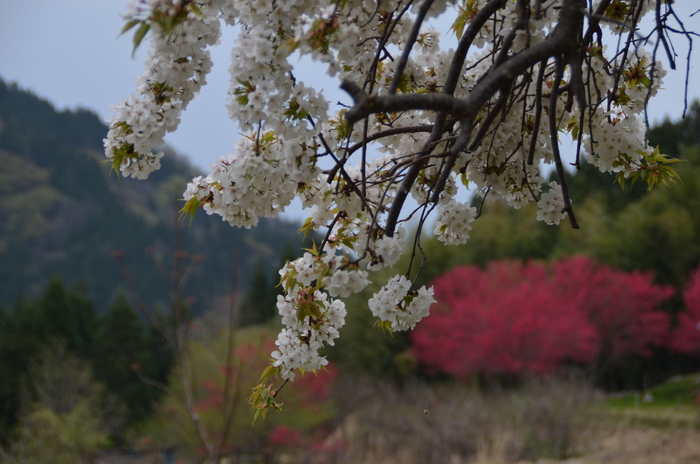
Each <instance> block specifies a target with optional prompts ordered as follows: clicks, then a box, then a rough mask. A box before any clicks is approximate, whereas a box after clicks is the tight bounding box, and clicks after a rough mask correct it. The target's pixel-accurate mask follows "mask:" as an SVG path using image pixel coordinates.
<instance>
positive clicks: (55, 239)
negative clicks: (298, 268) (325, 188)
mask: <svg viewBox="0 0 700 464" xmlns="http://www.w3.org/2000/svg"><path fill="white" fill-rule="evenodd" d="M106 133H107V127H106V126H105V125H104V124H103V123H102V122H100V120H99V119H98V117H97V116H96V115H95V114H94V113H91V112H89V111H85V110H78V111H62V112H58V111H56V110H55V109H54V108H53V106H52V105H51V104H50V103H48V102H46V101H44V100H42V99H40V98H38V97H36V96H35V95H33V94H31V93H28V92H25V91H23V90H21V89H19V88H18V87H17V86H16V85H8V84H6V83H4V82H2V81H0V302H4V303H6V304H11V303H12V302H13V301H14V300H15V299H16V298H17V297H18V296H20V295H24V296H27V297H34V296H37V295H38V294H39V293H40V292H41V290H42V289H43V287H44V285H45V283H46V282H47V280H48V279H49V278H50V277H51V276H52V275H56V274H57V275H60V276H61V277H62V278H63V279H64V280H65V281H66V282H67V283H69V284H74V283H81V284H84V285H85V286H86V287H87V289H88V291H89V294H90V296H91V297H92V298H93V299H94V301H95V302H96V304H97V307H98V308H103V307H104V306H105V305H106V304H107V303H108V302H109V301H110V300H111V299H112V298H113V297H114V294H115V292H116V291H117V289H118V288H119V287H120V286H123V279H122V276H121V275H120V268H119V265H118V263H117V261H116V260H115V259H114V258H113V257H112V256H113V252H114V251H115V250H119V254H120V255H121V256H122V259H123V262H124V263H125V268H126V269H128V270H129V273H130V276H131V277H130V282H131V284H133V286H134V287H135V288H136V289H137V290H138V292H139V293H140V294H141V296H142V298H143V299H144V300H145V301H146V302H147V303H148V304H149V306H152V307H154V308H155V307H158V306H159V305H165V304H168V302H169V301H170V299H171V296H172V295H171V294H172V291H173V282H172V278H171V277H170V276H171V275H172V271H173V269H172V267H173V262H174V259H175V258H174V256H175V253H174V251H175V250H181V251H184V252H185V253H180V254H179V255H178V256H180V258H181V264H182V269H180V272H181V273H184V271H185V268H184V266H187V265H189V263H190V262H191V261H192V257H193V256H195V255H197V256H198V257H197V259H196V260H197V263H195V264H194V265H193V267H192V272H190V273H188V278H187V285H186V287H185V288H184V290H183V296H188V297H192V298H194V299H195V300H197V301H198V302H199V303H198V304H197V308H198V310H202V309H205V307H206V306H207V305H209V304H211V302H212V301H213V300H214V299H215V298H216V297H217V296H221V295H222V294H225V293H227V292H228V291H230V282H231V275H232V271H233V266H234V263H233V261H234V258H233V256H234V252H233V250H234V249H236V250H237V252H236V255H237V256H238V258H237V260H238V265H239V267H240V272H239V273H238V274H239V275H240V276H241V282H240V284H241V285H243V284H245V283H246V279H247V277H248V274H249V272H247V270H248V269H252V268H253V267H254V266H255V265H256V264H257V263H258V262H260V263H263V264H264V265H265V266H266V268H267V271H268V273H269V274H270V275H272V274H273V272H274V267H276V266H277V265H278V264H279V256H280V254H281V252H282V250H283V248H284V247H285V245H286V244H287V243H288V242H291V243H294V244H296V243H297V242H298V241H299V239H300V236H299V235H298V234H297V233H296V228H297V227H298V226H297V225H295V224H291V223H287V222H284V221H281V220H267V221H262V223H261V225H260V226H259V227H257V228H256V229H254V230H251V231H247V230H241V229H234V228H231V227H230V226H228V225H227V224H225V223H222V222H221V221H220V219H219V218H218V217H208V216H206V214H204V213H203V212H200V213H198V214H197V215H196V217H195V220H194V221H193V222H192V224H191V225H190V224H189V223H188V222H187V221H176V220H175V218H176V217H177V215H176V213H177V210H178V209H179V208H180V207H181V203H179V202H178V201H177V199H178V198H179V197H180V195H181V192H182V191H183V190H184V187H185V184H186V182H187V180H188V179H191V178H192V177H193V176H195V175H197V174H198V173H197V172H196V170H195V169H194V168H193V167H192V166H191V165H190V164H189V163H188V162H187V161H186V160H185V159H184V158H182V157H180V156H178V155H176V154H174V153H168V154H166V157H165V158H164V159H163V163H162V164H163V168H162V169H161V170H160V171H158V172H156V173H154V174H153V175H152V176H151V178H149V179H148V180H146V181H135V180H131V179H124V178H119V177H117V176H116V174H115V173H111V174H110V172H109V170H110V169H109V164H108V163H105V162H104V159H105V158H104V155H103V154H102V139H103V137H104V136H105V134H106ZM170 151H172V150H170ZM200 258H203V261H200Z"/></svg>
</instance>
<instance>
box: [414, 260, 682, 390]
mask: <svg viewBox="0 0 700 464" xmlns="http://www.w3.org/2000/svg"><path fill="white" fill-rule="evenodd" d="M434 286H435V297H436V299H437V300H438V305H437V307H436V308H433V310H432V313H431V315H430V316H429V317H427V318H426V319H425V321H424V322H423V323H422V324H420V325H419V326H417V327H416V329H415V331H414V333H413V339H412V340H413V345H414V353H415V356H416V357H417V359H418V361H419V362H420V363H421V364H423V365H424V366H425V367H426V368H427V369H428V370H434V371H440V372H445V373H447V374H450V375H453V376H455V377H458V378H469V377H471V376H472V375H474V374H475V373H484V374H487V375H492V374H498V375H503V374H505V375H513V374H515V375H522V374H536V375H546V374H548V373H550V372H551V371H553V370H554V369H556V368H557V367H559V366H561V365H562V363H564V362H567V361H574V362H578V363H584V364H586V363H592V362H596V363H598V365H600V363H601V362H603V361H612V360H615V359H618V358H619V357H621V356H623V355H626V354H641V355H647V354H649V349H650V346H651V345H652V344H660V343H662V342H663V340H664V339H665V337H666V335H667V333H668V328H669V318H668V315H667V314H665V313H662V312H659V311H657V308H658V306H659V305H660V304H661V303H662V302H664V301H665V300H667V299H668V298H669V297H670V296H671V295H672V294H673V290H672V289H670V288H668V287H661V286H658V285H654V283H653V279H652V276H651V275H650V274H644V273H639V272H634V273H629V274H628V273H624V272H621V271H617V270H614V269H612V268H610V267H608V266H603V265H596V264H594V263H593V262H591V261H590V260H589V259H588V258H585V257H577V258H568V259H564V260H562V261H558V262H555V263H553V264H552V265H551V266H547V265H544V264H536V263H529V264H520V263H515V262H492V263H491V264H489V266H488V267H487V268H486V269H484V270H482V269H479V268H477V267H474V266H467V267H458V268H455V269H453V270H452V271H450V272H449V273H447V274H445V275H443V276H442V277H440V278H438V279H437V280H436V281H435V282H434Z"/></svg>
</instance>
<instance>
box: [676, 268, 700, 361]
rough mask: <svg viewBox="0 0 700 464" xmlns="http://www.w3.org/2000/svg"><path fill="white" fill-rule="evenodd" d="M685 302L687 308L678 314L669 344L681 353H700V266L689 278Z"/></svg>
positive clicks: (684, 293)
mask: <svg viewBox="0 0 700 464" xmlns="http://www.w3.org/2000/svg"><path fill="white" fill-rule="evenodd" d="M683 302H684V303H685V308H686V310H685V311H684V312H682V313H680V314H679V315H678V325H677V326H676V327H675V328H674V330H673V333H672V336H671V339H670V341H669V345H670V346H671V348H673V349H674V350H676V351H679V352H681V353H691V354H696V355H700V267H699V268H698V269H696V270H695V272H693V274H692V275H691V276H690V279H689V280H688V285H687V286H686V289H685V292H683Z"/></svg>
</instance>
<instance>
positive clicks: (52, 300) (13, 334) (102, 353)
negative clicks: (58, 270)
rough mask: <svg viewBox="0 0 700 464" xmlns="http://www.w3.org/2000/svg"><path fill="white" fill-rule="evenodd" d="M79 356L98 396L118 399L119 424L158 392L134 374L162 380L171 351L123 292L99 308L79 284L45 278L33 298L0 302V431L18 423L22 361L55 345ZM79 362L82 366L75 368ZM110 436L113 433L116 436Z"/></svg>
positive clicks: (3, 435)
mask: <svg viewBox="0 0 700 464" xmlns="http://www.w3.org/2000/svg"><path fill="white" fill-rule="evenodd" d="M57 344H58V345H60V346H64V347H65V350H66V351H67V352H68V353H69V354H70V355H71V356H74V357H75V358H77V359H78V360H80V361H81V362H82V365H83V366H84V368H86V369H89V371H90V372H91V375H92V377H93V378H94V380H95V381H96V382H97V383H99V384H101V385H102V386H103V389H102V390H101V395H103V396H104V398H103V399H104V400H105V401H106V400H109V401H110V402H115V401H116V402H118V403H119V404H120V407H119V408H118V410H119V411H121V412H120V414H121V415H122V416H123V417H121V418H120V421H119V422H120V423H121V427H119V429H118V430H114V432H115V433H117V434H118V433H119V432H120V431H121V430H122V429H123V428H124V427H126V426H129V425H133V424H135V423H137V422H139V421H141V420H143V419H144V418H146V417H148V415H149V414H150V413H151V411H152V409H153V406H154V403H155V402H156V401H157V400H158V398H160V396H161V392H160V391H159V390H158V389H156V388H154V387H153V386H151V385H147V384H146V383H144V381H142V380H141V378H140V377H144V378H148V379H151V380H153V381H154V382H159V383H161V384H165V383H167V377H168V373H169V372H170V369H171V367H172V365H173V354H172V352H171V350H170V349H169V347H168V346H167V343H166V341H165V339H164V337H163V335H162V334H161V333H159V332H158V331H156V330H155V329H154V328H153V327H152V326H150V325H149V324H148V323H146V322H145V321H144V320H143V318H142V317H141V316H140V315H139V314H138V313H137V312H136V311H135V310H134V308H133V307H132V306H131V305H130V303H129V301H128V300H127V298H126V297H125V296H124V295H121V296H119V297H118V298H117V299H116V300H115V301H114V302H113V303H112V304H111V305H110V306H109V308H108V309H107V310H106V311H104V312H103V313H102V314H101V315H98V313H97V311H96V310H95V308H94V306H93V304H92V302H91V301H90V300H89V299H88V298H87V297H86V296H85V289H84V288H81V287H80V286H76V287H73V288H66V286H65V285H64V283H63V282H62V280H61V279H60V278H58V277H55V278H53V279H52V280H51V281H50V283H49V284H48V285H47V287H46V289H45V291H44V293H43V295H42V296H41V297H40V298H38V299H36V300H27V299H24V298H20V299H18V300H17V302H16V303H15V305H14V306H13V307H11V308H9V307H5V306H2V305H0V439H1V440H2V442H5V443H7V442H8V440H9V439H10V431H11V430H12V429H13V427H15V426H16V425H17V424H18V420H19V417H20V413H21V412H22V411H21V408H22V404H23V400H22V396H23V395H25V394H30V396H31V392H28V389H27V388H26V386H27V384H28V382H29V383H31V382H30V380H31V379H30V378H29V368H30V366H32V365H33V364H36V363H38V362H41V359H42V357H45V356H46V355H47V353H50V350H49V351H47V349H49V348H51V349H53V348H54V347H55V346H56V345H57ZM81 369H82V368H81ZM31 400H32V399H31V398H30V403H31ZM117 438H118V437H117Z"/></svg>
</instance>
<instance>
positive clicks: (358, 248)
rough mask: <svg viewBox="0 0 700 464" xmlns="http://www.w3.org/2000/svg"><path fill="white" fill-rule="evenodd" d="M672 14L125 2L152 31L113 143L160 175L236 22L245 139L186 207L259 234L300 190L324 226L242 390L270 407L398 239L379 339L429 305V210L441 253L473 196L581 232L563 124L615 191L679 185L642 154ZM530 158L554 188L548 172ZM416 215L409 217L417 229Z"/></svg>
mask: <svg viewBox="0 0 700 464" xmlns="http://www.w3.org/2000/svg"><path fill="white" fill-rule="evenodd" d="M673 8H674V5H673V2H669V1H661V0H659V1H655V0H595V1H586V0H549V1H543V0H462V1H459V2H454V1H451V2H448V1H446V0H400V1H395V2H386V1H384V2H382V1H378V0H341V1H337V0H254V1H240V0H132V1H131V3H130V6H129V10H128V12H127V15H126V16H127V23H126V26H125V28H124V30H125V31H126V30H132V31H134V43H135V45H139V44H140V43H141V42H142V41H143V39H144V38H145V37H146V36H150V41H151V42H150V43H151V45H150V49H149V55H148V58H147V62H146V66H145V70H144V74H143V76H142V77H141V78H140V80H139V81H138V84H137V91H136V93H134V94H133V95H132V96H130V97H128V98H127V99H126V100H125V101H123V102H122V103H120V104H119V105H117V107H116V109H115V113H116V114H115V116H114V119H113V120H112V122H111V125H110V130H109V133H108V135H107V137H106V139H105V143H104V145H105V153H106V156H107V157H108V158H109V159H110V160H111V163H112V167H113V168H114V170H116V171H118V172H121V173H122V174H123V175H125V176H132V177H136V178H145V177H146V176H148V174H149V173H150V172H152V171H153V170H155V169H157V168H158V167H159V164H160V159H161V157H162V156H163V154H162V152H160V151H158V149H157V147H158V146H160V145H162V144H163V136H164V135H165V133H166V132H169V131H174V130H175V129H176V128H177V125H178V121H179V118H180V114H181V112H182V111H184V110H185V109H186V107H187V105H188V104H189V102H190V101H191V100H192V99H193V98H194V96H195V94H196V93H197V92H198V91H199V89H200V88H201V86H202V85H204V84H205V83H206V76H207V73H208V72H209V71H210V69H211V66H212V63H211V60H210V55H209V52H208V51H207V48H208V47H210V46H213V45H215V44H217V43H218V41H219V37H220V33H221V28H222V27H223V26H237V27H238V31H239V35H238V38H237V39H236V41H235V43H234V44H228V46H231V45H232V46H233V50H232V52H231V56H232V59H233V62H232V63H231V66H230V72H231V88H230V92H229V99H228V107H229V110H230V115H231V117H232V118H233V119H234V120H235V121H236V122H237V123H238V125H239V127H240V128H241V130H242V131H244V136H243V137H241V138H240V139H239V140H238V141H237V142H235V145H234V148H233V151H232V153H230V154H227V155H225V156H222V157H221V158H220V159H219V160H218V161H217V162H216V163H215V164H214V165H213V168H212V171H211V172H210V173H209V174H207V175H206V176H201V177H197V178H195V179H193V180H192V182H191V183H190V184H189V185H188V186H187V190H186V191H185V192H184V199H185V200H186V203H185V207H184V212H185V213H188V214H194V212H195V211H196V210H198V209H203V210H204V211H205V212H206V213H207V214H216V215H219V216H221V218H222V219H223V220H225V221H228V222H229V223H230V224H231V225H233V226H237V227H252V226H254V225H255V224H257V222H258V218H260V217H275V216H278V215H279V214H280V213H282V212H284V210H285V208H286V207H287V206H288V205H289V204H290V203H291V202H292V200H293V199H294V198H298V199H299V200H301V203H302V205H303V207H304V208H306V209H307V211H308V219H307V220H306V222H305V224H304V229H306V230H312V229H313V230H323V231H325V237H324V239H323V240H322V242H321V243H319V244H318V247H317V248H315V249H314V250H313V251H311V252H308V253H306V254H305V255H304V256H302V257H301V258H299V259H298V260H295V261H293V262H289V263H287V265H286V266H284V268H283V269H282V270H281V271H280V274H281V278H282V283H283V286H284V290H285V294H284V295H283V296H281V297H280V298H279V300H278V309H279V312H280V315H281V316H282V319H283V323H284V329H283V330H282V332H281V333H280V335H279V338H278V340H277V349H276V350H275V351H274V352H273V354H272V358H273V361H272V365H271V368H270V369H269V370H266V372H265V375H264V378H263V382H262V383H261V385H260V387H259V388H258V389H257V390H256V391H255V394H254V395H253V397H252V399H253V401H254V402H255V403H256V404H257V405H258V406H259V407H260V409H259V411H261V412H262V413H264V411H266V410H267V408H268V407H270V406H274V405H275V401H274V398H275V396H276V392H277V391H278V389H277V388H269V387H267V386H265V385H269V381H270V379H271V378H272V377H274V376H278V377H280V378H281V379H282V380H283V381H284V382H286V381H289V380H292V379H294V377H295V372H298V371H302V370H303V371H314V370H317V369H319V368H321V367H323V366H324V365H325V364H326V360H325V358H324V357H323V356H322V355H321V354H319V349H320V348H321V347H323V346H324V345H329V344H333V342H334V340H335V339H336V338H337V337H338V334H339V329H340V328H341V327H342V325H343V323H344V320H345V314H346V309H345V305H344V303H343V302H342V300H341V299H342V298H344V297H346V296H348V295H349V294H351V293H354V292H358V291H360V290H361V289H363V288H364V287H365V286H366V285H367V284H368V282H369V281H370V280H371V279H372V273H373V272H374V271H376V270H378V269H381V268H384V267H387V266H391V265H393V264H394V263H396V261H397V259H398V257H399V255H400V254H401V253H402V252H403V251H404V248H405V247H407V246H408V248H409V250H408V251H409V252H411V253H412V254H413V256H414V257H415V259H413V260H411V264H410V265H409V268H408V269H405V270H404V272H403V274H402V275H397V276H394V277H392V278H390V279H389V280H388V281H387V282H385V283H384V286H383V287H382V289H381V290H380V291H379V292H378V293H377V294H375V295H374V297H373V298H372V299H371V300H370V304H369V306H370V309H371V310H372V312H373V314H375V315H376V316H377V317H378V318H379V320H380V322H381V325H382V327H385V328H387V329H390V330H406V329H410V328H412V327H413V326H414V325H415V324H416V323H417V322H418V321H419V320H420V319H421V318H422V317H423V316H425V315H426V314H427V313H428V308H429V307H430V305H431V304H432V303H433V302H434V298H433V290H431V289H429V288H423V287H421V288H416V287H417V286H416V285H414V283H413V281H415V277H416V273H417V272H419V270H420V264H421V261H422V260H423V259H425V257H424V256H423V255H422V254H421V253H420V237H421V234H422V233H423V229H424V228H425V227H426V224H427V223H428V221H432V222H430V223H431V224H432V226H431V228H430V230H431V231H432V232H433V233H434V234H435V235H437V237H438V238H439V239H440V240H441V241H443V242H444V243H445V244H446V245H456V244H462V243H465V242H466V240H467V239H468V237H469V231H470V229H471V223H472V221H473V220H474V219H475V218H476V217H477V216H478V211H479V208H476V207H473V206H471V205H470V204H469V203H467V202H465V196H466V194H465V193H463V192H465V191H466V190H469V191H470V192H472V193H476V194H477V197H479V198H482V199H485V198H486V197H487V196H488V197H489V198H493V199H498V200H500V201H503V202H505V203H507V204H509V205H511V206H513V207H515V208H518V207H520V206H522V205H524V204H526V203H530V202H532V203H536V204H537V206H538V212H537V219H539V220H541V221H544V222H546V223H547V224H558V223H560V222H561V221H562V220H563V219H564V218H565V217H568V220H569V222H570V224H571V225H572V226H573V227H578V225H577V223H576V219H575V215H574V210H573V208H572V205H571V202H570V200H569V194H568V189H567V184H566V182H565V178H564V167H563V163H562V159H561V156H560V152H559V143H558V139H559V137H560V136H562V135H564V134H565V133H568V134H570V135H571V137H572V138H573V139H574V140H575V141H576V151H577V156H576V164H577V163H578V160H579V155H580V156H585V157H586V158H587V160H588V162H590V163H592V164H594V165H595V166H597V167H598V168H599V169H600V170H602V171H607V172H613V173H617V176H618V180H619V181H620V182H621V183H622V182H624V181H625V179H632V180H636V179H643V180H644V181H646V182H647V183H648V185H649V186H653V185H654V184H657V183H659V182H665V181H668V180H669V179H671V180H672V179H673V178H674V176H675V173H674V171H672V170H671V169H670V168H669V167H668V165H667V164H668V162H669V159H668V158H667V157H665V156H664V155H662V154H661V153H659V151H658V150H655V149H654V148H653V147H650V146H648V145H647V142H646V136H645V124H644V117H643V114H644V110H645V106H646V102H647V101H648V99H649V98H650V97H653V96H654V94H655V93H656V92H657V89H658V88H659V86H660V85H661V79H662V77H663V75H664V74H665V71H664V70H663V69H662V66H661V63H660V62H659V60H657V53H660V54H664V55H665V56H667V58H668V60H669V61H670V62H671V63H672V65H674V66H675V64H674V60H675V56H674V55H673V53H672V47H671V44H670V40H671V38H672V37H671V36H673V35H677V36H680V37H681V38H688V39H689V38H690V36H691V33H689V32H685V31H686V29H685V27H684V26H683V23H682V21H683V19H684V18H681V17H679V16H678V15H676V14H675V12H674V10H673ZM645 16H647V17H651V18H652V21H650V22H647V23H644V24H648V27H647V30H643V28H642V25H643V24H642V22H641V21H642V18H644V17H645ZM438 17H439V18H438ZM436 18H437V19H436ZM445 21H446V22H447V24H448V25H447V26H444V27H443V26H442V24H445ZM439 29H442V30H439ZM299 56H306V57H309V58H311V59H313V60H315V61H316V62H318V63H320V65H321V66H323V67H325V69H326V70H327V73H328V75H329V76H330V79H335V80H336V84H335V85H339V86H340V87H341V88H342V89H344V90H345V91H346V92H347V94H348V98H347V99H346V100H345V101H343V102H340V104H337V105H334V104H332V102H329V101H328V100H327V99H326V98H325V97H324V96H323V94H322V92H321V90H322V89H320V88H317V87H312V86H310V85H309V83H305V82H302V81H301V80H299V79H297V78H296V77H295V75H294V64H295V63H298V57H299ZM232 142H233V141H232ZM542 164H549V165H552V166H553V167H554V170H555V171H556V173H557V175H558V180H557V181H552V182H549V183H547V182H545V181H544V177H543V174H542V172H541V171H540V169H539V167H540V166H541V165H542ZM460 192H462V193H461V194H460ZM409 199H412V201H409ZM411 219H413V220H415V222H416V223H417V224H418V226H417V228H416V230H415V231H414V232H412V233H411V236H410V237H409V234H408V232H407V231H406V228H405V227H404V226H403V225H404V224H405V223H406V222H407V221H409V220H411ZM407 244H408V245H407Z"/></svg>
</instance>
